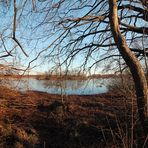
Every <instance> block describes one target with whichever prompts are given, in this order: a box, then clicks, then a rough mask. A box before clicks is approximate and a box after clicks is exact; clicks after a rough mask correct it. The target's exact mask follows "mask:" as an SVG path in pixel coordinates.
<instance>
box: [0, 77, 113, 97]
mask: <svg viewBox="0 0 148 148" xmlns="http://www.w3.org/2000/svg"><path fill="white" fill-rule="evenodd" d="M2 81H3V83H4V84H5V85H6V84H7V86H11V88H13V89H18V90H20V91H27V90H35V91H41V92H47V93H51V94H67V95H69V94H78V95H91V94H101V93H106V92H108V84H109V83H110V82H111V79H110V78H105V79H90V80H64V81H60V80H37V79H33V78H23V79H19V80H18V79H14V78H13V79H12V78H11V79H7V80H6V79H5V80H2Z"/></svg>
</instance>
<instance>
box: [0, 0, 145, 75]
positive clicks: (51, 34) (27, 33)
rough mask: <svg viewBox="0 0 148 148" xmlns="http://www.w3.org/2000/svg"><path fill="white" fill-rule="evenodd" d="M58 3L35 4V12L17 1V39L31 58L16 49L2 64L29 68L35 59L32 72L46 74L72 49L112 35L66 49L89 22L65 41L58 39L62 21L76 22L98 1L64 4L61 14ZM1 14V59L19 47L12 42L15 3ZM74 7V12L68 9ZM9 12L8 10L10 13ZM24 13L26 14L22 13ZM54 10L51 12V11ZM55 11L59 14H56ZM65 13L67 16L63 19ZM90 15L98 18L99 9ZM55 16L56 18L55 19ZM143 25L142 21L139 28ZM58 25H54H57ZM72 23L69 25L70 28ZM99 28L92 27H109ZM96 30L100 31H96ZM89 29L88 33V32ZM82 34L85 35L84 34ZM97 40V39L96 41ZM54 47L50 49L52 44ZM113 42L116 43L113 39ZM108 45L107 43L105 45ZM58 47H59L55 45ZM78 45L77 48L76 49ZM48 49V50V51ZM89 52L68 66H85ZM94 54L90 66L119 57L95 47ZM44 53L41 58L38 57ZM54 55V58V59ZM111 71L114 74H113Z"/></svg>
mask: <svg viewBox="0 0 148 148" xmlns="http://www.w3.org/2000/svg"><path fill="white" fill-rule="evenodd" d="M59 1H62V0H53V1H45V2H36V6H35V9H34V10H33V6H32V4H31V2H30V1H27V3H25V0H22V1H18V0H17V8H18V12H17V28H16V38H17V39H18V40H19V42H20V43H21V45H22V47H23V49H24V50H25V52H26V53H27V54H28V55H29V57H26V56H25V55H24V54H23V53H22V51H21V50H20V48H19V47H18V46H17V47H16V48H15V50H13V55H14V56H13V57H8V58H0V60H1V63H4V64H5V63H6V64H15V65H17V66H18V67H20V68H21V67H23V68H24V69H25V68H26V67H27V66H28V64H29V62H30V61H32V60H34V59H35V58H36V57H37V59H36V60H34V62H32V63H31V65H30V68H33V69H32V71H33V72H39V73H41V72H45V71H48V70H50V69H51V67H53V66H55V65H57V64H58V62H59V59H60V61H62V60H64V59H65V58H66V56H67V55H68V54H69V53H70V52H71V51H72V48H74V49H79V48H82V47H85V46H87V45H90V44H91V43H101V42H102V40H103V39H104V38H106V37H108V36H110V35H111V34H110V33H107V32H106V33H104V34H103V35H102V36H101V37H100V36H99V35H96V36H89V37H86V38H85V39H83V41H82V42H80V43H78V44H76V45H75V44H72V45H71V46H69V47H68V48H69V49H68V48H67V49H66V48H64V49H62V47H64V46H66V45H67V44H68V43H70V42H72V40H73V39H76V38H77V37H78V35H80V36H81V35H83V33H84V32H85V29H86V28H87V27H89V25H90V23H88V24H86V25H85V26H84V25H82V26H79V27H76V28H74V29H71V30H70V31H71V32H70V33H69V35H68V36H69V37H66V38H64V39H63V40H61V41H60V40H57V41H56V42H54V41H55V40H56V38H57V37H58V36H59V35H60V34H61V33H62V32H63V31H64V29H63V28H62V26H61V25H59V24H58V23H59V21H63V20H66V19H67V18H68V19H74V18H79V17H82V16H84V15H85V14H86V13H87V12H89V10H90V9H91V7H89V6H90V4H93V3H95V0H92V1H88V3H87V4H86V2H87V1H85V2H83V1H77V2H76V3H75V1H65V4H64V5H62V6H61V7H60V10H59V12H57V11H56V9H55V8H56V7H57V6H58V3H57V2H59ZM83 3H85V4H84V5H87V6H88V7H87V8H85V7H83ZM24 4H25V7H24V9H23V5H24ZM0 7H1V9H0V15H1V21H0V33H1V36H2V39H3V41H2V40H1V41H0V43H1V53H0V56H1V55H3V54H6V52H2V51H5V49H4V48H6V49H7V50H8V51H10V50H11V49H13V48H14V46H16V43H15V42H14V41H13V40H12V30H13V15H14V12H13V1H12V2H11V5H10V8H9V9H7V7H3V6H2V5H1V6H0ZM69 7H70V8H71V10H69V9H67V8H69ZM79 7H82V9H77V10H75V9H74V8H79ZM7 10H8V11H7ZM22 10H23V11H22ZM50 10H51V11H50ZM106 10H108V6H105V8H103V9H102V11H101V12H100V13H102V14H103V13H104V11H106ZM55 12H56V15H54V13H55ZM65 13H66V16H64V15H65ZM91 15H98V14H97V10H94V11H93V12H91ZM52 16H54V17H52ZM81 23H83V22H81ZM141 23H144V22H139V25H140V24H141ZM54 25H55V26H54ZM68 25H69V23H67V26H68ZM97 25H98V22H96V23H93V26H94V29H93V26H92V27H91V28H90V29H92V30H91V32H93V31H98V30H101V29H105V28H106V27H107V24H103V23H102V24H101V25H100V26H99V27H98V28H97V27H96V26H97ZM96 28H97V29H96ZM90 29H87V31H86V32H85V34H87V33H89V31H90ZM82 31H83V32H82ZM131 35H132V34H130V33H128V37H131ZM93 37H94V38H93ZM3 42H4V43H5V47H4V46H3V45H2V43H3ZM53 42H54V44H53V45H52V46H50V45H51V44H52V43H53ZM110 42H111V43H112V42H113V40H110ZM106 43H108V41H107V42H106ZM56 44H57V45H56ZM74 46H75V47H74ZM48 47H49V48H48ZM88 50H89V49H86V50H83V51H81V52H80V53H79V54H77V55H76V56H75V58H74V60H73V61H72V63H71V65H70V66H69V68H70V69H73V68H76V67H79V66H81V65H82V63H83V62H84V61H85V59H86V56H87V52H88ZM92 50H94V52H93V53H92V55H91V56H90V57H89V59H88V61H87V64H86V65H87V66H86V67H89V66H90V65H91V64H92V63H93V62H95V60H97V59H102V58H103V57H105V56H107V54H108V55H111V54H118V52H117V50H115V49H114V50H108V51H106V50H107V49H106V48H96V49H95V48H93V49H92ZM41 51H44V52H42V53H41V54H40V56H38V54H39V53H40V52H41ZM58 52H61V54H60V58H59V59H58V56H53V55H55V54H57V53H58ZM51 55H52V56H51ZM108 63H110V61H109V60H106V61H103V62H101V63H99V64H98V65H97V69H95V67H94V68H92V70H91V71H92V72H93V73H94V72H96V73H99V72H101V71H102V69H103V68H104V67H105V66H107V65H108ZM64 67H65V65H63V67H62V68H64ZM112 67H113V68H114V67H116V65H114V64H112ZM110 72H112V71H110Z"/></svg>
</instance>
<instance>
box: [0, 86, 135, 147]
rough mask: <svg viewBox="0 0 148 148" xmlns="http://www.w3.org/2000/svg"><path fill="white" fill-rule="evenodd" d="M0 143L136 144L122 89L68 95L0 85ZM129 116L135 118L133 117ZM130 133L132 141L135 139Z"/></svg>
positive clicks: (55, 144) (71, 145)
mask: <svg viewBox="0 0 148 148" xmlns="http://www.w3.org/2000/svg"><path fill="white" fill-rule="evenodd" d="M1 90H2V91H1V92H0V139H1V141H0V143H1V145H0V147H6V148H7V147H10V145H11V146H12V147H16V148H21V147H39V148H40V147H65V148H72V147H74V148H77V147H84V148H85V147H87V148H89V147H90V148H95V147H96V148H98V147H128V146H130V145H136V142H135V141H134V140H135V138H136V137H132V136H131V135H132V134H133V133H131V131H132V130H131V129H132V127H131V125H132V124H131V122H132V123H133V122H135V119H136V118H134V119H133V114H131V113H132V112H131V111H134V115H136V114H135V112H136V107H135V108H131V105H133V104H131V103H133V102H131V101H129V100H130V99H129V96H128V99H127V98H126V97H125V96H124V94H123V93H121V92H120V93H119V91H118V93H114V92H113V91H112V92H109V93H106V94H100V95H92V96H89V95H86V96H77V95H71V96H64V103H61V96H60V95H52V94H47V93H42V92H33V91H29V92H26V93H20V92H17V91H14V90H10V89H8V88H5V87H1ZM131 116H132V119H133V120H131ZM131 138H133V140H132V144H131Z"/></svg>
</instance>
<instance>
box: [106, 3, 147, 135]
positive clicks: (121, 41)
mask: <svg viewBox="0 0 148 148" xmlns="http://www.w3.org/2000/svg"><path fill="white" fill-rule="evenodd" d="M108 2H109V10H110V14H109V20H110V27H111V32H112V34H113V38H114V41H115V43H116V45H117V47H118V50H119V52H120V54H121V56H122V57H123V59H124V60H125V62H126V64H127V65H128V67H129V69H130V72H131V74H132V76H133V80H134V84H135V89H136V97H137V106H138V113H139V118H140V122H141V125H142V127H143V130H144V131H145V133H146V134H147V132H148V131H147V130H148V129H147V125H146V121H147V119H148V85H147V80H146V76H145V74H144V70H143V69H142V66H141V64H140V61H139V60H138V59H137V58H136V56H135V55H134V54H133V53H132V51H131V50H130V48H129V47H128V45H127V43H126V40H125V38H124V37H123V35H122V34H121V32H120V26H119V21H118V6H117V0H108Z"/></svg>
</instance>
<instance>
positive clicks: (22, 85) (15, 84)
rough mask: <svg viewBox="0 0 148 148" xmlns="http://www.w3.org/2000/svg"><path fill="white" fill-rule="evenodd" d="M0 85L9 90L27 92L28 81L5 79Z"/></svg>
mask: <svg viewBox="0 0 148 148" xmlns="http://www.w3.org/2000/svg"><path fill="white" fill-rule="evenodd" d="M0 85H3V86H6V87H9V88H11V89H19V90H28V89H29V80H28V79H15V78H5V79H1V80H0Z"/></svg>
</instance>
